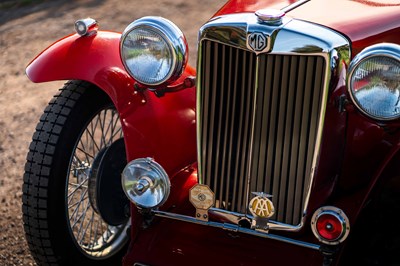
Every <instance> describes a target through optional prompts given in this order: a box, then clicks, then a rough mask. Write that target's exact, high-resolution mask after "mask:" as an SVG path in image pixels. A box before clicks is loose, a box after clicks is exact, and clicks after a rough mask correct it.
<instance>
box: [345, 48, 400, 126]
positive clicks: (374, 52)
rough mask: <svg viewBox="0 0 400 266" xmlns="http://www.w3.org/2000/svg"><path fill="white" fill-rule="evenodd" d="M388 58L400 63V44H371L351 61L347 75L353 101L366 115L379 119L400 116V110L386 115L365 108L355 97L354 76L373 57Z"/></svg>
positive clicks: (383, 119) (394, 118) (393, 118)
mask: <svg viewBox="0 0 400 266" xmlns="http://www.w3.org/2000/svg"><path fill="white" fill-rule="evenodd" d="M379 57H383V58H387V59H390V60H394V61H397V62H398V63H399V64H400V45H397V44H392V43H380V44H375V45H371V46H369V47H367V48H365V49H364V50H362V51H361V52H360V53H359V54H357V55H356V56H355V57H354V59H353V60H352V61H351V63H350V66H349V71H348V75H347V82H346V83H347V89H348V92H349V95H350V98H351V100H352V102H353V103H354V104H355V105H356V106H357V109H358V110H360V112H361V113H363V114H364V115H366V116H368V117H370V118H372V119H374V120H378V121H392V120H396V119H399V118H400V112H399V113H398V114H397V115H393V116H389V117H384V116H376V115H374V114H372V113H369V112H368V111H366V110H365V108H364V107H363V106H362V105H361V103H360V102H359V100H358V99H357V98H356V97H355V95H354V91H353V85H352V78H353V77H354V74H355V72H356V70H358V67H359V66H360V65H361V64H362V63H364V62H366V61H368V60H371V59H373V58H379Z"/></svg>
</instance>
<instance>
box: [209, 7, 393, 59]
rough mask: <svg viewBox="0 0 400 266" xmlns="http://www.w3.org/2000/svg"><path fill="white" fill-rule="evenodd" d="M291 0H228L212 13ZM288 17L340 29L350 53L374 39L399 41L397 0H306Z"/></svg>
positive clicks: (244, 10) (238, 10) (251, 10)
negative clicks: (350, 46) (348, 43)
mask: <svg viewBox="0 0 400 266" xmlns="http://www.w3.org/2000/svg"><path fill="white" fill-rule="evenodd" d="M296 2H298V1H294V0H269V1H260V0H250V1H248V0H246V1H244V0H231V1H228V2H227V3H226V4H225V5H224V6H223V7H222V8H221V9H220V10H219V11H218V12H217V13H216V15H217V16H218V15H224V14H230V13H242V12H255V11H257V10H259V9H262V8H274V9H282V8H285V7H287V6H289V5H291V4H294V3H296ZM286 15H287V16H289V17H292V18H295V19H300V20H305V21H310V22H313V23H317V24H320V25H324V26H326V27H329V28H332V29H334V30H336V31H338V32H341V33H342V34H344V35H345V36H347V38H348V39H349V40H350V41H351V42H352V46H353V55H355V54H357V53H358V52H359V51H360V50H361V49H363V48H364V47H366V46H368V45H371V44H373V43H376V42H378V41H379V42H392V43H400V37H399V36H400V1H399V0H310V1H308V2H306V3H304V4H302V5H300V6H298V7H296V8H294V9H293V10H291V11H289V12H287V14H286Z"/></svg>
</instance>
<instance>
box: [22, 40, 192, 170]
mask: <svg viewBox="0 0 400 266" xmlns="http://www.w3.org/2000/svg"><path fill="white" fill-rule="evenodd" d="M119 39H120V34H119V33H114V32H98V33H97V35H93V36H90V37H79V35H76V34H75V35H71V36H67V37H65V38H64V39H62V40H60V41H58V42H56V43H54V44H53V45H52V46H50V47H49V48H48V49H46V50H45V51H44V52H42V53H41V54H40V55H39V56H38V57H37V58H35V59H34V60H33V61H32V63H31V64H30V65H29V66H28V68H27V70H26V73H27V75H28V77H29V78H30V79H31V80H32V81H34V82H45V81H51V80H71V79H79V80H85V81H88V82H91V83H93V84H95V85H97V86H98V87H99V88H101V89H103V90H104V91H105V92H106V93H107V94H108V95H109V96H110V98H111V99H112V101H113V102H114V104H115V106H116V108H117V110H118V111H119V113H120V117H121V121H122V126H123V130H124V135H125V144H126V147H127V156H128V160H133V159H135V158H138V157H153V158H155V160H156V161H158V162H159V163H161V164H162V165H163V166H164V167H165V169H166V171H167V172H168V174H170V175H173V174H175V173H176V172H178V171H179V170H181V169H182V168H183V167H185V166H186V165H188V164H190V163H193V162H194V161H196V139H195V134H196V127H195V96H194V95H195V89H194V88H190V89H185V90H183V91H180V92H177V93H171V94H166V96H165V97H162V98H157V97H156V96H155V95H154V93H150V92H148V91H146V92H135V91H134V89H133V84H134V82H135V81H134V80H133V79H132V78H131V77H130V76H129V75H128V74H127V72H126V71H125V70H124V67H123V65H122V62H121V59H120V56H119ZM189 75H195V71H194V69H193V68H191V67H187V68H186V71H185V73H184V74H183V76H182V77H181V78H180V79H179V80H178V81H177V82H176V83H179V82H180V81H182V80H183V79H184V78H185V77H187V76H189Z"/></svg>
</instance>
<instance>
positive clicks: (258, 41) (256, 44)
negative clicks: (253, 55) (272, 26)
mask: <svg viewBox="0 0 400 266" xmlns="http://www.w3.org/2000/svg"><path fill="white" fill-rule="evenodd" d="M267 43H268V39H267V37H265V35H264V34H262V33H261V32H253V33H252V34H250V35H249V37H248V39H247V44H248V45H249V46H250V47H251V49H253V50H254V51H257V52H258V51H262V50H264V49H265V47H267Z"/></svg>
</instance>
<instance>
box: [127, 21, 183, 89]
mask: <svg viewBox="0 0 400 266" xmlns="http://www.w3.org/2000/svg"><path fill="white" fill-rule="evenodd" d="M137 29H143V30H149V31H152V32H153V33H155V34H158V35H159V36H160V37H161V38H162V39H163V41H164V42H165V43H166V44H167V45H168V48H169V50H170V52H171V56H172V64H171V69H170V71H169V72H168V74H167V75H166V76H165V77H164V78H162V79H161V80H159V81H157V82H152V83H150V82H145V81H143V80H142V79H140V78H138V77H137V76H135V73H132V71H131V69H130V68H129V66H128V64H127V62H126V60H125V59H124V56H123V49H124V47H123V46H124V42H125V40H126V38H127V36H128V35H129V34H130V33H131V32H132V31H134V30H137ZM120 57H121V61H122V63H123V65H124V67H125V69H126V71H127V72H128V73H129V75H130V76H131V77H132V78H134V79H135V80H136V81H137V82H139V83H140V84H143V85H145V86H149V87H150V88H158V87H161V86H163V85H168V84H170V83H172V82H173V81H175V80H177V79H178V78H179V77H180V76H181V75H182V73H183V71H184V69H185V67H186V64H187V62H188V44H187V41H186V38H185V36H184V34H183V33H182V31H181V30H180V29H179V28H178V27H177V26H176V25H175V24H174V23H173V22H171V21H170V20H168V19H165V18H163V17H156V16H147V17H143V18H140V19H138V20H135V21H133V22H132V23H131V24H129V25H128V27H126V29H125V30H124V32H123V33H122V36H121V40H120Z"/></svg>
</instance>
